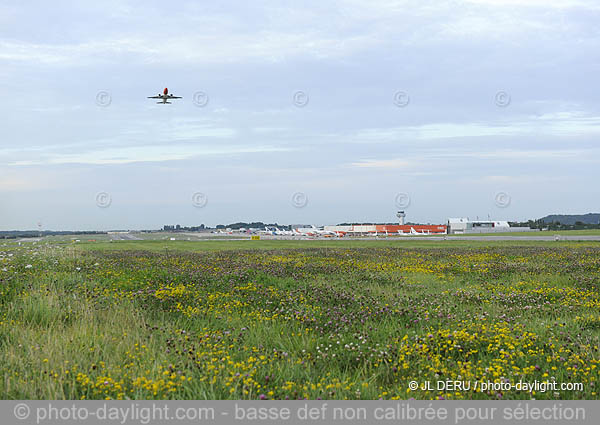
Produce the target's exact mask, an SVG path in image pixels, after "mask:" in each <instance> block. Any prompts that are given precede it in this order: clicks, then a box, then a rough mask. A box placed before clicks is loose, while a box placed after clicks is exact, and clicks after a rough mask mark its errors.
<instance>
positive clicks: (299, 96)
mask: <svg viewBox="0 0 600 425" xmlns="http://www.w3.org/2000/svg"><path fill="white" fill-rule="evenodd" d="M293 102H294V105H295V106H297V107H298V108H303V107H305V106H306V105H308V94H306V93H305V92H303V91H302V90H299V91H297V92H296V93H294V98H293Z"/></svg>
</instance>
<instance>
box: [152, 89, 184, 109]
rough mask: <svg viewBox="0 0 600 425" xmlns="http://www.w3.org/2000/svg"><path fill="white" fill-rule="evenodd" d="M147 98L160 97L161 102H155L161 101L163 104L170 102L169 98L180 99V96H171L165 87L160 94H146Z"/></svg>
mask: <svg viewBox="0 0 600 425" xmlns="http://www.w3.org/2000/svg"><path fill="white" fill-rule="evenodd" d="M148 99H160V100H161V102H156V103H162V104H163V105H164V104H165V103H172V102H169V100H171V99H181V96H173V95H172V94H169V89H167V88H165V89H164V90H163V93H162V94H160V93H159V94H158V96H148Z"/></svg>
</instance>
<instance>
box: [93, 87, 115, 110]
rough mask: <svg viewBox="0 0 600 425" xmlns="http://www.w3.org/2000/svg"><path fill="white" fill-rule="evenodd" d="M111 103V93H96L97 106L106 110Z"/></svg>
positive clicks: (104, 91)
mask: <svg viewBox="0 0 600 425" xmlns="http://www.w3.org/2000/svg"><path fill="white" fill-rule="evenodd" d="M111 102H112V96H111V95H110V92H109V91H106V90H100V91H99V92H98V93H96V105H98V106H101V107H103V108H106V107H107V106H110V103H111Z"/></svg>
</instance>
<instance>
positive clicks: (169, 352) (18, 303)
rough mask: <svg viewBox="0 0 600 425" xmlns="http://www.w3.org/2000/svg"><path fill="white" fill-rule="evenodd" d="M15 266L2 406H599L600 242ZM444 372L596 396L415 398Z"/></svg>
mask: <svg viewBox="0 0 600 425" xmlns="http://www.w3.org/2000/svg"><path fill="white" fill-rule="evenodd" d="M165 247H167V249H166V250H165ZM3 268H6V271H0V306H1V307H2V309H1V311H2V316H1V317H0V358H2V359H3V360H2V367H1V368H0V374H1V378H0V392H1V393H2V394H3V395H4V398H10V399H30V398H32V399H80V398H96V399H101V398H107V397H108V398H130V399H143V398H176V399H207V398H208V399H229V398H234V399H238V398H242V399H255V398H269V399H285V398H292V399H295V398H310V399H316V398H329V399H338V398H339V399H343V398H348V399H353V398H366V399H376V398H380V397H382V398H410V397H414V398H417V399H434V398H438V397H443V398H467V399H497V398H503V399H529V398H538V399H539V398H545V399H583V398H587V399H598V392H597V385H598V377H599V375H598V367H599V366H600V355H599V350H598V344H599V339H600V314H599V311H600V293H599V292H600V290H599V284H600V245H599V244H598V243H594V242H554V241H552V242H535V241H509V242H504V241H471V240H465V241H462V240H459V241H443V240H442V241H430V240H425V241H422V240H376V241H373V240H371V241H369V240H309V241H277V240H261V241H169V242H165V241H119V242H81V243H76V244H75V243H58V242H54V243H51V244H49V245H47V244H45V243H38V244H36V245H32V244H22V245H21V246H18V245H16V244H7V245H6V246H2V247H0V269H3ZM438 379H440V380H447V379H449V380H472V381H474V380H480V381H481V380H484V381H485V380H499V379H508V380H509V381H511V382H517V381H519V380H523V381H525V382H533V381H535V380H538V381H545V380H549V379H555V380H556V381H557V382H559V383H561V382H581V383H583V384H584V388H583V390H582V391H558V392H556V393H554V392H552V393H537V394H529V393H524V392H518V391H507V392H504V393H502V394H498V393H497V392H489V393H480V392H446V391H421V390H418V391H414V392H411V391H409V390H408V382H410V381H412V380H417V381H420V382H422V381H424V380H429V381H432V382H434V383H435V381H437V380H438Z"/></svg>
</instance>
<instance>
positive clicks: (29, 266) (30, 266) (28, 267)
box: [25, 264, 33, 269]
mask: <svg viewBox="0 0 600 425" xmlns="http://www.w3.org/2000/svg"><path fill="white" fill-rule="evenodd" d="M32 267H33V266H32V265H31V264H27V265H26V266H25V268H26V269H30V268H32Z"/></svg>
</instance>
